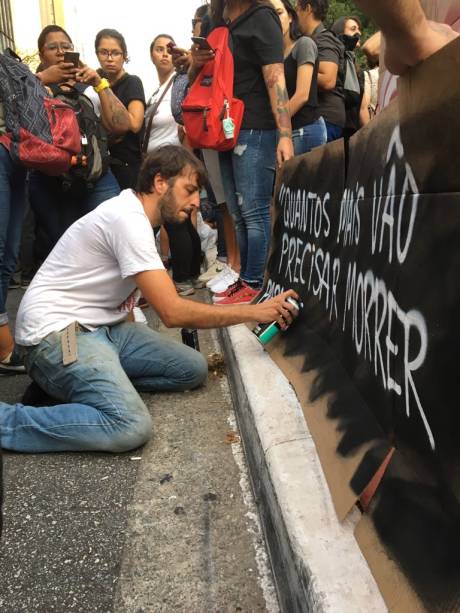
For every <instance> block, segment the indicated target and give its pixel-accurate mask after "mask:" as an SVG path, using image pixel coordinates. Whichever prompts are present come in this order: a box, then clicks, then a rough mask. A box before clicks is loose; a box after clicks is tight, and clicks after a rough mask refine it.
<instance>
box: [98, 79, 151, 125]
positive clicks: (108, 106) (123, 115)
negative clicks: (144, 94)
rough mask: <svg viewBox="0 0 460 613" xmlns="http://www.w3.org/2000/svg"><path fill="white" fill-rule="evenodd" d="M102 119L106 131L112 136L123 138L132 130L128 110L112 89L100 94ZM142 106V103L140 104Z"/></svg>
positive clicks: (104, 90)
mask: <svg viewBox="0 0 460 613" xmlns="http://www.w3.org/2000/svg"><path fill="white" fill-rule="evenodd" d="M99 100H100V102H101V119H102V123H103V124H104V127H105V129H106V130H107V131H108V132H109V133H110V134H111V135H112V136H123V135H124V134H126V132H128V130H130V129H131V121H130V116H129V113H128V109H127V108H126V107H125V105H124V104H123V103H122V102H121V101H120V100H119V99H118V98H117V97H116V96H115V94H114V93H113V91H112V90H111V89H110V87H107V88H106V89H103V90H102V91H100V92H99ZM140 104H141V103H140Z"/></svg>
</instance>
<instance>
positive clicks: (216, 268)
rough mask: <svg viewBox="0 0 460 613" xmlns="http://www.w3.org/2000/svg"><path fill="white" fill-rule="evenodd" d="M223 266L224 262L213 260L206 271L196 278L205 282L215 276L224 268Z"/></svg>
mask: <svg viewBox="0 0 460 613" xmlns="http://www.w3.org/2000/svg"><path fill="white" fill-rule="evenodd" d="M225 266H226V264H224V262H220V261H219V260H214V262H213V263H212V264H211V266H209V268H208V269H207V270H206V272H204V273H203V274H202V275H200V276H199V277H198V278H199V280H200V281H204V282H205V283H207V282H208V281H211V279H214V278H215V277H217V275H218V274H219V273H221V272H222V271H223V270H224V268H225Z"/></svg>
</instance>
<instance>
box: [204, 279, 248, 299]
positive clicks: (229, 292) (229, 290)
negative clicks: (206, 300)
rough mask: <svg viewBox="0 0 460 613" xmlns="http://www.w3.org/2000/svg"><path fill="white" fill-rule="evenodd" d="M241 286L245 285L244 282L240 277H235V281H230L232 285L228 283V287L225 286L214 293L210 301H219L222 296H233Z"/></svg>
mask: <svg viewBox="0 0 460 613" xmlns="http://www.w3.org/2000/svg"><path fill="white" fill-rule="evenodd" d="M242 287H247V285H246V283H245V282H244V281H242V280H241V279H237V280H236V281H235V283H232V285H230V287H227V289H226V290H225V291H223V292H219V293H217V294H214V295H213V297H212V301H213V302H220V301H221V300H223V299H224V298H228V296H233V294H235V293H236V292H237V291H238V290H239V289H241V288H242Z"/></svg>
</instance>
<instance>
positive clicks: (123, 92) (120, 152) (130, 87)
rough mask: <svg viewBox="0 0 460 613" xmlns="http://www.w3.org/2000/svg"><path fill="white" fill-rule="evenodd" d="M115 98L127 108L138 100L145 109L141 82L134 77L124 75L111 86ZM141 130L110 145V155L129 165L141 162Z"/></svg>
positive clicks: (126, 135) (130, 133)
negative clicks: (133, 101)
mask: <svg viewBox="0 0 460 613" xmlns="http://www.w3.org/2000/svg"><path fill="white" fill-rule="evenodd" d="M112 91H113V93H114V94H115V96H116V97H117V98H118V99H119V100H120V101H121V102H122V103H123V104H124V105H125V107H126V108H128V104H129V103H130V102H131V101H132V100H140V101H141V102H142V104H143V105H144V108H145V94H144V86H143V85H142V81H141V80H140V79H139V77H136V75H131V74H125V75H123V77H122V78H121V79H120V80H119V81H117V82H116V83H115V84H114V85H113V86H112ZM142 135H143V130H140V131H139V132H138V133H137V134H134V132H127V133H126V134H125V135H124V137H123V138H122V139H121V141H119V142H118V143H114V144H112V145H110V155H111V157H112V158H114V159H116V160H120V161H121V162H125V163H126V164H130V163H139V162H140V161H141V143H142Z"/></svg>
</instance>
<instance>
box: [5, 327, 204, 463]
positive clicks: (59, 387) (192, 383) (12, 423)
mask: <svg viewBox="0 0 460 613" xmlns="http://www.w3.org/2000/svg"><path fill="white" fill-rule="evenodd" d="M61 336H62V333H60V332H52V333H51V334H49V335H48V336H47V337H46V338H45V339H43V340H42V341H41V343H40V344H39V345H36V346H35V347H30V348H26V356H25V363H26V368H27V370H28V373H29V375H30V376H31V377H32V379H33V380H34V381H36V382H37V383H38V385H39V386H40V387H41V388H42V389H43V390H45V391H46V392H47V393H48V394H50V395H51V396H53V397H54V398H57V399H59V400H60V401H62V402H63V403H67V404H60V405H56V406H52V407H30V406H23V405H19V404H18V405H14V406H11V405H5V404H2V403H0V434H1V446H2V447H4V448H5V449H12V450H14V451H25V452H33V453H40V452H49V451H88V450H90V451H108V452H114V453H118V452H123V451H128V450H130V449H134V448H136V447H139V445H142V444H143V443H145V442H146V441H147V440H148V439H149V438H150V436H151V434H152V423H151V417H150V414H149V412H148V410H147V407H146V406H145V404H144V402H143V401H142V399H141V397H140V396H139V394H138V392H137V391H136V390H140V391H147V392H152V391H166V392H171V391H181V390H186V389H191V388H194V387H197V386H198V385H200V384H201V383H203V382H204V381H205V379H206V376H207V371H208V367H207V362H206V360H205V359H204V358H203V356H202V355H201V354H200V353H199V352H197V351H195V350H194V349H191V348H190V347H187V346H185V345H182V344H181V343H177V342H174V341H171V340H169V339H167V338H165V337H164V336H162V335H161V334H159V333H158V332H155V331H153V330H151V329H150V328H148V327H147V326H144V325H142V324H136V323H128V322H124V323H121V324H117V325H115V326H111V327H107V326H102V327H100V328H98V329H97V330H95V331H94V332H89V331H86V332H85V331H81V332H78V333H77V344H78V361H77V362H74V363H73V364H70V365H68V366H63V365H62V350H61ZM184 404H185V402H184Z"/></svg>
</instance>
